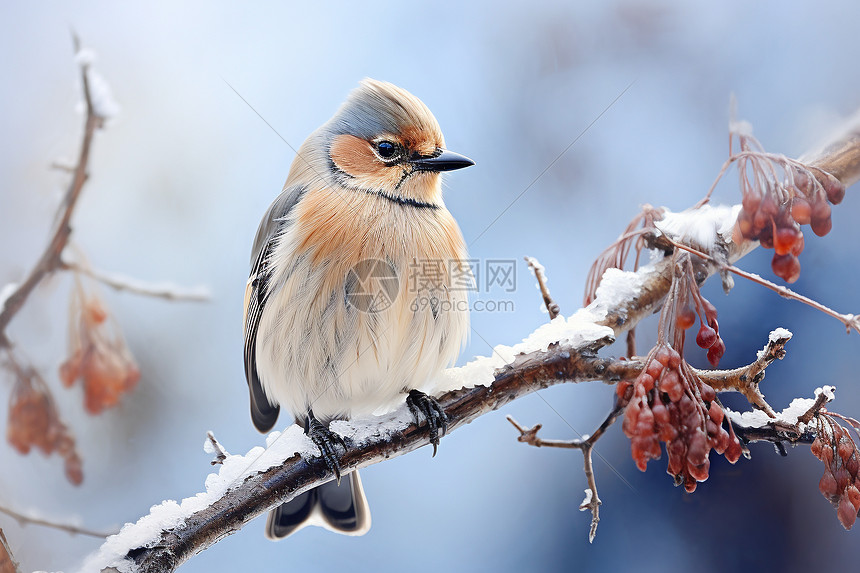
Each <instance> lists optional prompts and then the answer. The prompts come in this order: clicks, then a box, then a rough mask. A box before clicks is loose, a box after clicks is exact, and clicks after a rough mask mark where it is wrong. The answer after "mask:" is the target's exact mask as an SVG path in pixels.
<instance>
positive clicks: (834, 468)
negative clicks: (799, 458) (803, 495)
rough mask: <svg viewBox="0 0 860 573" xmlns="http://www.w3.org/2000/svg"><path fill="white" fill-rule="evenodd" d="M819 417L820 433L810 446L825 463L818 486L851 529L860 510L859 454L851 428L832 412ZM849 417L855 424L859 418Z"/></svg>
mask: <svg viewBox="0 0 860 573" xmlns="http://www.w3.org/2000/svg"><path fill="white" fill-rule="evenodd" d="M818 419H819V432H818V435H817V436H816V438H815V441H814V442H812V448H811V451H812V454H813V455H814V456H815V457H816V458H818V459H819V460H821V461H822V462H824V475H823V476H821V480H820V481H819V482H818V489H819V490H821V494H822V495H823V496H824V497H826V498H827V500H828V501H829V502H830V503H832V504H833V507H835V508H836V516H837V517H838V518H839V521H840V522H841V523H842V526H843V527H844V528H845V529H851V527H852V526H853V525H854V521H855V520H856V519H857V515H858V512H860V476H858V470H860V453H858V451H857V445H856V444H855V443H854V440H853V439H852V438H851V434H850V433H849V430H848V429H846V428H844V427H843V426H842V425H840V424H839V423H838V422H837V421H836V420H835V419H834V418H833V416H832V415H828V414H823V413H822V414H819V418H818ZM846 420H849V422H851V423H852V424H856V420H851V419H848V418H846ZM856 427H857V426H855V429H856Z"/></svg>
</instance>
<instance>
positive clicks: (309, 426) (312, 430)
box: [305, 411, 346, 485]
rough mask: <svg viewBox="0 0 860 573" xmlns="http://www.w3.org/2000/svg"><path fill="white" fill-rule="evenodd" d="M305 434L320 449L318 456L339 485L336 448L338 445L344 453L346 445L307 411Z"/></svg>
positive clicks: (338, 464)
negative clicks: (319, 455)
mask: <svg viewBox="0 0 860 573" xmlns="http://www.w3.org/2000/svg"><path fill="white" fill-rule="evenodd" d="M305 434H307V436H308V437H309V438H310V439H311V440H312V441H313V443H314V444H316V446H317V447H318V448H319V449H320V454H321V456H322V459H323V461H324V462H325V465H326V466H328V469H329V470H331V472H332V473H333V474H334V477H335V479H336V480H337V483H338V485H340V461H338V459H337V446H338V445H339V446H340V447H342V448H343V449H344V451H346V443H345V442H344V441H343V438H341V437H340V436H338V435H337V434H335V433H334V432H332V431H331V430H329V429H328V426H326V425H325V424H323V423H322V422H320V421H319V420H317V419H316V418H315V417H314V413H313V412H311V411H308V417H307V418H305Z"/></svg>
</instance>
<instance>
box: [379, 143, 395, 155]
mask: <svg viewBox="0 0 860 573" xmlns="http://www.w3.org/2000/svg"><path fill="white" fill-rule="evenodd" d="M376 151H377V153H379V156H380V157H381V158H383V159H391V158H392V157H394V155H395V154H396V153H397V146H395V145H394V144H393V143H391V142H390V141H380V142H379V143H377V144H376Z"/></svg>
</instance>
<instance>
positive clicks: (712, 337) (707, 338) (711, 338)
mask: <svg viewBox="0 0 860 573" xmlns="http://www.w3.org/2000/svg"><path fill="white" fill-rule="evenodd" d="M716 341H717V331H716V330H714V329H713V328H711V327H710V326H708V325H707V324H704V323H703V324H702V326H701V327H700V328H699V333H698V334H696V344H698V345H699V348H704V349H708V348H710V347H711V346H713V345H714V343H715V342H716Z"/></svg>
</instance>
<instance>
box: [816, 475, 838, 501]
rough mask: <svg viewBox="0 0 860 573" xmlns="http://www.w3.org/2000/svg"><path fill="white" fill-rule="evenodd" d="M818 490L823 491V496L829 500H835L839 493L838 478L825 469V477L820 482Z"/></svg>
mask: <svg viewBox="0 0 860 573" xmlns="http://www.w3.org/2000/svg"><path fill="white" fill-rule="evenodd" d="M818 489H819V491H821V495H823V496H824V497H826V498H827V499H829V500H832V499H833V498H835V497H836V496H837V494H838V493H839V490H837V489H836V478H834V477H833V474H832V473H830V470H829V469H825V470H824V475H823V476H821V479H820V480H818Z"/></svg>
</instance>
